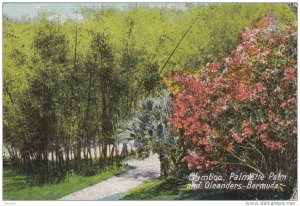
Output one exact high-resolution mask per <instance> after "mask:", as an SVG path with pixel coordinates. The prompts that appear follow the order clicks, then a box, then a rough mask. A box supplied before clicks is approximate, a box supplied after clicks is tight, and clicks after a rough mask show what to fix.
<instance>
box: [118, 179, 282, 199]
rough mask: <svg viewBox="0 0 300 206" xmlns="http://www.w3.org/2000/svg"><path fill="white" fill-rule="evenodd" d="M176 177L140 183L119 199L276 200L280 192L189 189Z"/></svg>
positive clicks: (280, 197)
mask: <svg viewBox="0 0 300 206" xmlns="http://www.w3.org/2000/svg"><path fill="white" fill-rule="evenodd" d="M186 183H187V182H185V181H183V180H178V179H172V178H169V179H166V180H155V181H152V182H149V183H146V184H143V185H140V186H138V187H136V188H134V189H132V190H130V191H129V192H127V193H126V194H124V195H123V197H122V198H121V199H120V200H255V199H259V200H272V199H273V200H276V199H277V200H278V199H286V198H284V197H283V196H281V195H283V194H282V193H278V192H276V191H271V190H265V191H262V190H256V191H253V190H250V191H249V190H189V189H186Z"/></svg>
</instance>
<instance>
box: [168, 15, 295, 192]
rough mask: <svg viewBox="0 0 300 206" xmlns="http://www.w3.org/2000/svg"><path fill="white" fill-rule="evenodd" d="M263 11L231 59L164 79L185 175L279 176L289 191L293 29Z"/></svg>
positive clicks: (292, 150) (292, 152) (292, 174)
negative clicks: (186, 169) (186, 170)
mask: <svg viewBox="0 0 300 206" xmlns="http://www.w3.org/2000/svg"><path fill="white" fill-rule="evenodd" d="M276 22H277V21H276V16H275V15H274V14H273V13H272V12H269V13H268V14H267V15H265V16H262V17H261V18H259V19H258V20H257V22H256V23H255V26H254V28H253V29H245V30H244V31H243V32H242V35H241V37H242V41H241V43H240V44H239V45H238V46H237V48H236V49H235V50H233V51H232V52H231V54H230V55H229V56H228V57H226V58H224V59H221V60H216V61H214V62H212V63H210V64H207V65H206V67H205V68H203V69H202V70H201V71H200V72H199V73H197V74H194V75H188V76H187V75H183V74H180V73H175V74H173V75H172V76H169V78H168V79H167V80H166V84H167V86H168V89H169V91H170V92H171V93H172V98H173V100H172V107H173V110H174V115H173V116H172V117H171V118H170V121H169V123H170V124H171V125H172V126H173V129H174V130H175V131H176V132H177V133H178V134H180V137H181V138H182V139H183V140H184V142H185V145H186V147H187V148H188V151H189V152H188V153H187V154H186V156H185V158H184V161H185V162H186V163H187V165H188V167H189V169H190V170H197V171H202V172H205V171H209V170H213V171H222V172H226V171H228V172H229V171H249V172H250V171H251V172H255V173H260V174H268V173H269V172H272V171H273V172H277V173H281V174H285V175H287V176H288V180H287V181H286V182H285V183H283V184H282V185H281V189H284V188H285V191H286V192H290V191H291V188H292V187H293V184H294V183H295V179H296V165H297V163H296V162H297V160H296V157H297V151H296V148H297V126H296V125H297V93H296V92H297V85H296V81H297V28H296V26H290V27H279V26H278V25H277V24H276Z"/></svg>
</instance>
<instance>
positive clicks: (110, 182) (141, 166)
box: [60, 154, 160, 200]
mask: <svg viewBox="0 0 300 206" xmlns="http://www.w3.org/2000/svg"><path fill="white" fill-rule="evenodd" d="M125 163H127V164H128V165H129V166H131V167H133V169H129V170H128V171H127V172H125V173H123V174H121V175H120V176H114V177H112V178H110V179H107V180H104V181H102V182H100V183H98V184H95V185H92V186H90V187H87V188H84V189H81V190H79V191H77V192H74V193H71V194H69V195H67V196H65V197H63V198H62V199H60V200H114V199H116V198H118V197H119V196H121V195H122V194H125V193H126V192H127V191H129V190H131V189H133V188H135V187H137V186H139V185H141V184H143V183H146V182H149V181H152V180H154V179H157V178H159V172H160V163H159V159H158V155H153V154H151V155H150V156H149V157H148V158H145V159H144V160H136V159H131V160H128V161H126V162H125ZM110 197H112V198H110Z"/></svg>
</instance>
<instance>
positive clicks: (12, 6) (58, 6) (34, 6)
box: [3, 3, 185, 19]
mask: <svg viewBox="0 0 300 206" xmlns="http://www.w3.org/2000/svg"><path fill="white" fill-rule="evenodd" d="M138 4H147V5H148V6H149V7H161V6H167V7H176V8H181V9H184V8H185V3H138ZM102 5H104V6H105V7H113V8H118V9H121V10H122V9H125V8H128V6H129V3H4V4H3V14H4V15H6V16H8V17H12V18H18V19H20V18H23V17H24V16H26V17H29V18H34V17H36V16H37V15H38V11H49V12H54V13H55V14H58V13H59V15H60V17H62V18H63V19H66V18H75V14H74V10H75V9H76V7H80V6H87V7H99V8H101V7H102Z"/></svg>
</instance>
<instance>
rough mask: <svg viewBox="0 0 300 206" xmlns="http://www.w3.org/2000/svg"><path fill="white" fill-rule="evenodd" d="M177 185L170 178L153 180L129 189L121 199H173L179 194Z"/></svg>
mask: <svg viewBox="0 0 300 206" xmlns="http://www.w3.org/2000/svg"><path fill="white" fill-rule="evenodd" d="M177 186H178V185H177V184H176V182H174V181H172V180H170V179H168V180H154V181H152V182H149V183H145V184H143V185H140V186H138V187H136V188H134V189H132V190H130V191H129V192H127V194H126V195H125V196H124V197H123V198H121V200H175V199H178V198H177V197H178V195H179V190H178V187H177Z"/></svg>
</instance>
